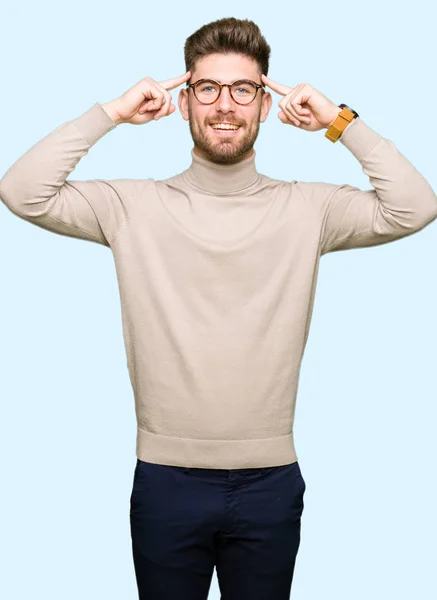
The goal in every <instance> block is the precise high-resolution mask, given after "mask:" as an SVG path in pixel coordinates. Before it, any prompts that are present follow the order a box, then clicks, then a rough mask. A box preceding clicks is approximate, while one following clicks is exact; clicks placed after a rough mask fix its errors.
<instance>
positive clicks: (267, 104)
mask: <svg viewBox="0 0 437 600" xmlns="http://www.w3.org/2000/svg"><path fill="white" fill-rule="evenodd" d="M272 102H273V101H272V95H271V93H270V92H264V94H263V99H262V105H261V114H260V119H259V120H260V122H261V123H264V121H265V120H266V119H267V116H268V114H269V112H270V109H271V108H272Z"/></svg>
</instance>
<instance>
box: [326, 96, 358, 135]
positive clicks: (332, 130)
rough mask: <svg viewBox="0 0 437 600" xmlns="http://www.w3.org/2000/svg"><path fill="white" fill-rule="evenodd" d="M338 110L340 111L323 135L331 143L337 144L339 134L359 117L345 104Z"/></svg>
mask: <svg viewBox="0 0 437 600" xmlns="http://www.w3.org/2000/svg"><path fill="white" fill-rule="evenodd" d="M339 108H341V111H340V112H339V113H338V115H337V117H336V119H335V120H334V121H333V122H332V123H331V125H330V126H329V128H328V130H327V131H326V133H325V137H326V138H328V140H329V141H330V142H333V143H335V142H337V141H338V140H339V139H340V137H341V134H342V133H343V131H344V130H345V129H346V127H347V126H348V125H349V123H351V122H352V121H353V120H354V119H356V118H357V117H358V116H359V115H358V113H357V112H356V111H355V110H353V109H352V108H350V107H349V106H347V105H346V104H340V105H339Z"/></svg>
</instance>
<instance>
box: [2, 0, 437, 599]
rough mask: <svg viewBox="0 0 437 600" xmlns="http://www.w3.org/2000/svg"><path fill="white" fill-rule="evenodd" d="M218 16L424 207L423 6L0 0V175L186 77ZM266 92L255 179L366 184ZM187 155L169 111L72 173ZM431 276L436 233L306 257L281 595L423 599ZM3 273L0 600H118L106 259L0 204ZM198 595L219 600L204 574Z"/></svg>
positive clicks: (428, 569) (164, 167)
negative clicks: (345, 125) (371, 141)
mask: <svg viewBox="0 0 437 600" xmlns="http://www.w3.org/2000/svg"><path fill="white" fill-rule="evenodd" d="M227 16H235V17H238V18H249V19H252V20H254V21H255V22H256V23H257V24H258V25H259V26H260V28H261V30H262V32H263V34H264V35H265V36H266V38H267V41H268V42H269V44H270V45H271V48H272V54H271V61H270V70H269V76H270V77H271V78H272V79H274V80H275V81H279V82H281V83H284V84H286V85H290V86H295V85H297V84H298V83H309V84H310V85H312V86H313V87H315V88H316V89H318V90H320V91H321V92H322V93H324V94H325V95H326V96H328V97H329V98H330V99H331V100H333V101H334V102H336V103H338V104H340V103H342V102H344V103H346V104H348V105H349V106H351V107H352V108H354V109H355V110H357V111H358V113H359V114H360V117H361V118H362V120H363V121H365V122H366V123H367V124H368V125H369V126H370V127H372V128H373V129H375V130H376V131H377V132H378V133H380V134H381V135H383V136H385V137H386V138H388V139H390V140H392V141H393V142H394V143H395V144H396V146H397V148H398V149H399V150H400V151H401V152H402V153H403V154H404V155H405V156H406V157H407V158H408V159H409V160H411V162H412V163H413V164H414V165H415V167H416V168H417V169H418V170H419V171H420V172H421V173H422V174H423V175H424V176H425V177H426V178H427V180H428V181H429V182H430V184H431V185H432V186H433V188H434V190H437V164H436V135H437V120H436V118H435V111H436V97H437V83H436V76H435V58H436V51H437V42H436V36H435V17H436V14H435V12H434V9H433V8H431V3H430V2H428V1H427V0H416V2H414V4H411V3H405V4H403V3H395V2H383V1H381V0H379V1H369V0H366V2H364V1H358V2H354V3H349V4H347V5H341V4H333V3H325V2H322V0H314V1H313V2H311V3H310V4H305V3H293V2H291V1H289V2H284V3H282V2H281V3H266V2H264V3H262V4H256V3H246V2H239V1H238V0H237V1H236V0H233V1H232V2H229V1H228V0H223V1H222V2H220V3H214V2H209V3H208V2H206V3H199V4H197V3H193V4H188V3H176V2H173V3H171V2H170V3H169V2H165V3H145V2H144V3H136V2H129V1H126V2H123V3H109V2H102V1H98V2H89V1H88V2H84V1H83V0H78V1H76V2H75V3H73V4H72V3H70V4H62V3H58V2H48V1H44V0H41V1H40V2H38V3H35V4H34V3H30V2H19V1H18V2H14V3H12V2H11V1H9V2H5V3H3V4H2V8H1V9H0V20H1V23H2V28H1V29H2V35H1V37H0V57H1V58H0V62H1V82H0V86H1V93H0V115H1V124H0V139H1V144H0V153H1V155H0V176H3V174H4V173H5V172H6V170H7V169H8V168H9V167H10V166H11V165H12V163H13V162H15V161H16V160H17V159H18V158H19V157H20V156H21V155H22V154H24V152H26V151H27V150H28V149H29V148H30V147H31V146H32V145H33V144H35V143H36V142H37V141H39V140H40V139H41V138H42V137H44V136H45V135H47V134H48V133H49V132H51V131H52V130H53V129H55V128H56V127H58V126H59V125H60V124H62V123H64V122H66V121H68V120H70V119H73V118H75V117H77V116H79V115H81V114H83V112H85V111H86V110H87V109H88V108H90V107H91V106H92V105H93V104H94V103H95V102H101V103H104V102H107V101H109V100H112V99H113V98H116V97H118V96H120V95H121V94H122V93H123V92H124V91H125V90H127V89H128V88H129V87H131V86H132V85H134V84H135V83H136V82H137V81H139V80H140V79H141V78H142V77H146V76H149V77H152V78H154V79H156V80H158V81H159V80H163V79H168V78H170V77H175V76H178V75H181V74H183V73H184V72H185V63H184V59H183V46H184V42H185V39H186V38H187V37H188V36H189V35H190V34H191V33H193V32H194V31H195V30H196V29H198V28H199V27H200V26H202V25H203V24H205V23H208V22H210V21H213V20H216V19H219V18H222V17H227ZM179 89H180V88H178V89H176V90H174V91H173V92H172V95H173V98H174V102H175V103H177V95H178V92H179ZM272 94H273V99H274V102H275V105H274V106H273V107H272V110H271V112H270V115H269V117H268V119H267V121H266V122H265V123H264V124H262V125H261V130H260V134H259V137H258V140H257V142H256V144H255V149H256V151H257V159H256V164H257V168H258V170H259V171H260V172H261V173H264V174H266V175H269V176H271V177H274V178H280V179H284V180H292V179H297V180H300V181H325V182H330V183H336V184H340V183H348V184H351V185H356V186H357V187H360V188H362V189H369V188H371V186H370V183H369V180H368V178H367V177H366V176H365V175H364V174H363V172H362V169H361V166H360V164H359V162H358V161H357V160H356V159H355V158H354V157H353V155H352V154H351V153H350V152H349V151H348V150H347V149H346V148H345V147H344V146H342V145H341V144H340V143H337V144H331V143H330V142H329V141H328V140H327V139H326V138H325V137H324V131H320V132H315V133H309V132H305V131H300V130H298V129H296V128H295V127H292V126H287V125H284V124H282V123H281V121H280V120H279V119H278V118H277V113H278V112H279V107H278V106H277V104H278V102H279V101H280V99H281V96H279V95H278V94H276V93H275V92H272ZM176 105H177V104H176ZM191 148H192V140H191V137H190V133H189V128H188V124H187V122H186V121H184V120H183V119H182V116H181V114H180V112H179V109H177V112H176V113H174V114H173V115H171V116H169V117H167V118H165V119H162V120H160V121H158V122H156V123H150V124H148V125H144V126H132V125H121V126H119V127H117V128H116V129H114V130H112V131H111V132H109V133H108V134H107V135H106V136H104V137H103V138H102V139H100V140H99V141H98V142H97V143H96V145H95V146H94V147H93V148H92V149H91V151H90V152H89V154H88V155H87V156H85V157H84V158H83V159H82V160H81V162H80V163H79V164H78V166H77V167H76V169H75V170H74V172H73V173H72V174H71V175H70V178H71V179H103V178H106V179H115V178H149V177H153V178H155V179H163V178H166V177H169V176H171V175H173V174H176V173H178V172H180V171H182V170H184V169H186V168H187V167H188V166H189V164H190V150H191ZM436 259H437V222H433V223H431V224H430V225H429V226H427V227H426V228H425V229H423V230H422V231H420V232H418V233H416V234H413V235H411V236H409V237H408V238H405V239H402V240H397V241H395V242H391V243H389V244H386V245H383V246H377V247H373V248H364V249H354V250H347V251H341V252H337V253H333V254H328V255H325V256H324V257H322V260H321V265H320V272H319V280H318V286H317V295H316V301H315V306H314V313H313V319H312V325H311V330H310V335H309V339H308V344H307V348H306V351H305V355H304V359H303V363H302V371H301V378H300V384H299V391H298V399H297V410H296V420H295V429H294V431H295V441H296V449H297V454H298V457H299V461H300V465H301V470H302V473H303V476H304V479H305V481H306V484H307V491H306V493H305V509H304V513H303V516H302V540H301V546H300V550H299V554H298V558H297V563H296V570H295V576H294V581H293V586H292V593H291V597H292V598H293V600H313V599H316V598H318V599H321V598H323V600H350V599H351V598H353V599H354V600H368V599H369V598H371V599H372V600H383V599H384V600H386V599H387V598H396V599H397V600H411V598H420V599H421V600H431V599H433V598H436V597H437V583H436V579H435V565H436V562H437V560H436V558H437V550H436V538H437V522H436V510H435V508H436V506H437V487H436V468H435V465H436V458H437V441H436V435H435V430H436V420H437V378H436V341H437V318H436V304H437V284H436ZM0 277H1V279H0V282H1V283H0V286H1V293H0V361H1V362H0V398H1V401H0V426H1V435H0V475H1V494H0V569H1V571H2V572H1V575H0V597H1V598H4V599H5V600H6V599H7V600H24V599H27V598H32V599H35V600H39V599H43V600H52V599H53V600H54V599H56V600H60V599H62V600H73V599H75V600H76V599H78V598H80V599H81V600H100V599H103V598H104V599H105V600H121V599H122V600H134V599H135V598H137V597H138V596H137V588H136V583H135V577H134V569H133V561H132V555H131V545H130V544H131V540H130V530H129V498H130V493H131V486H132V479H133V471H134V466H135V460H136V457H135V435H136V421H135V414H134V402H133V393H132V389H131V386H130V382H129V378H128V371H127V366H126V356H125V350H124V345H123V339H122V327H121V313H120V299H119V294H118V288H117V283H116V276H115V268H114V264H113V258H112V254H111V251H110V249H109V248H105V247H103V246H100V245H98V244H96V243H92V242H87V241H84V240H78V239H72V238H67V237H65V236H61V235H59V234H54V233H52V232H48V231H45V230H43V229H40V228H38V227H36V226H34V225H32V224H30V223H27V222H25V221H24V220H22V219H19V218H18V217H16V216H15V215H14V214H13V213H12V212H10V211H9V209H8V208H7V207H6V206H5V205H4V204H3V203H1V202H0ZM209 597H210V598H211V599H214V600H218V599H219V597H220V594H219V589H218V584H217V579H216V573H214V578H213V581H212V586H211V591H210V596H209ZM242 600H245V599H242ZM269 600H270V599H269Z"/></svg>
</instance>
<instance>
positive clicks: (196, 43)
mask: <svg viewBox="0 0 437 600" xmlns="http://www.w3.org/2000/svg"><path fill="white" fill-rule="evenodd" d="M270 50H271V49H270V46H269V45H268V43H267V41H266V40H265V38H264V36H263V35H262V34H261V31H260V28H259V27H258V25H256V24H255V23H254V22H253V21H249V20H248V19H244V20H242V19H235V18H234V17H228V18H224V19H219V20H218V21H212V22H211V23H207V24H206V25H203V26H202V27H201V28H200V29H198V30H197V31H195V32H194V33H193V34H191V35H190V37H188V38H187V40H186V42H185V46H184V56H185V67H186V70H187V71H191V72H192V71H193V70H194V68H195V66H196V63H197V61H198V60H200V59H201V58H203V57H204V56H208V55H209V54H216V53H220V54H228V53H236V54H243V55H244V56H248V57H249V58H252V59H253V60H255V61H256V62H257V63H258V67H259V71H260V74H261V73H263V74H264V75H267V73H268V70H269V58H270Z"/></svg>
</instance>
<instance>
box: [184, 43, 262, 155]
mask: <svg viewBox="0 0 437 600" xmlns="http://www.w3.org/2000/svg"><path fill="white" fill-rule="evenodd" d="M199 79H213V80H215V81H218V82H219V83H232V82H234V81H238V80H240V79H250V80H252V81H254V82H255V83H258V84H259V83H262V82H261V75H260V73H259V67H258V63H257V62H256V61H254V60H253V59H251V58H249V57H247V56H243V55H241V54H209V55H208V56H205V57H203V58H202V59H200V60H198V61H197V63H196V66H195V68H194V69H193V71H192V74H191V79H190V83H195V82H196V81H198V80H199ZM271 105H272V97H271V95H270V93H269V92H263V91H262V90H261V89H259V90H258V93H257V95H256V97H255V100H254V101H253V102H252V103H251V104H247V105H241V104H237V103H236V102H235V101H234V100H233V99H232V97H231V95H230V91H229V88H227V87H224V88H222V92H221V94H220V97H219V99H218V100H217V101H216V102H214V104H209V105H206V104H201V103H200V102H199V101H198V100H197V99H196V98H195V96H194V92H193V89H192V88H190V89H182V90H180V92H179V108H180V111H181V113H182V116H183V118H184V119H185V120H186V121H188V122H189V126H190V132H191V137H192V138H193V142H194V152H195V153H196V154H197V155H198V156H201V157H203V158H206V159H208V160H211V161H212V162H216V163H235V162H239V161H240V160H243V159H245V158H247V157H248V156H250V155H251V154H253V145H254V143H255V140H256V138H257V137H258V132H259V126H260V123H263V122H264V121H265V120H266V118H267V115H268V113H269V110H270V108H271ZM213 123H231V124H233V125H238V126H239V127H238V129H237V130H236V131H217V130H214V129H213V127H212V124H213Z"/></svg>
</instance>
